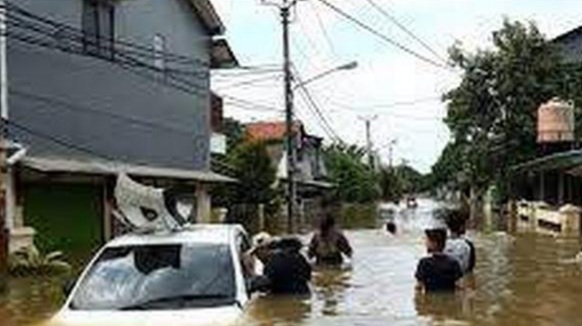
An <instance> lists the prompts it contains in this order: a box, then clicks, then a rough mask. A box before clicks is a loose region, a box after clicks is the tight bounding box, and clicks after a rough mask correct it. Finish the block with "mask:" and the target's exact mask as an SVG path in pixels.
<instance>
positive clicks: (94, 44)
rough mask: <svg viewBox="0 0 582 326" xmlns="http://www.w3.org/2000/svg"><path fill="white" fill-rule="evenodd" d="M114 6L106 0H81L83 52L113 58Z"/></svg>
mask: <svg viewBox="0 0 582 326" xmlns="http://www.w3.org/2000/svg"><path fill="white" fill-rule="evenodd" d="M114 26H115V7H114V6H113V4H112V3H111V2H110V1H108V0H84V1H83V48H84V50H85V52H87V53H88V54H91V55H96V56H99V57H103V58H107V59H113V52H114V51H113V50H114V41H113V40H114V39H115V30H114Z"/></svg>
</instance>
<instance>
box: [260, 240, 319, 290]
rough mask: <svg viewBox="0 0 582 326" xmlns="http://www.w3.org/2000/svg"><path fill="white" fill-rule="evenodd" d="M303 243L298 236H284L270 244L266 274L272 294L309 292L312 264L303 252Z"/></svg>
mask: <svg viewBox="0 0 582 326" xmlns="http://www.w3.org/2000/svg"><path fill="white" fill-rule="evenodd" d="M302 247H303V244H302V243H301V241H300V240H298V239H297V238H292V237H291V238H283V239H280V240H277V241H273V242H272V243H271V244H270V249H271V254H270V257H269V258H268V260H267V261H266V263H265V269H264V272H263V273H264V276H265V277H266V278H267V279H268V281H269V286H268V289H269V292H270V293H272V294H309V293H310V289H309V282H310V281H311V272H312V269H311V265H309V263H308V262H307V260H306V259H305V257H304V256H303V255H302V254H301V252H300V251H301V248H302Z"/></svg>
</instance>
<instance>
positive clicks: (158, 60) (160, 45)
mask: <svg viewBox="0 0 582 326" xmlns="http://www.w3.org/2000/svg"><path fill="white" fill-rule="evenodd" d="M153 49H154V67H155V68H156V69H158V70H160V71H164V70H166V39H165V38H164V37H163V36H162V35H159V34H157V35H155V36H154V44H153Z"/></svg>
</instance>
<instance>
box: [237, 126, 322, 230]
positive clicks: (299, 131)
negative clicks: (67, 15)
mask: <svg viewBox="0 0 582 326" xmlns="http://www.w3.org/2000/svg"><path fill="white" fill-rule="evenodd" d="M293 135H294V137H295V144H296V159H297V161H296V166H297V172H296V174H295V180H296V182H297V195H298V196H297V197H298V207H299V208H300V209H299V212H300V215H301V217H302V218H304V219H306V220H313V219H314V218H316V216H315V215H316V214H317V212H318V211H319V208H320V206H321V205H320V200H321V198H322V196H323V195H324V194H325V192H327V191H329V190H330V189H332V188H333V185H332V184H331V183H329V182H328V181H327V176H328V175H327V169H326V167H325V163H324V160H323V148H322V142H323V139H322V138H321V137H317V136H314V135H310V134H308V133H307V132H306V131H305V127H304V125H303V123H301V122H300V121H296V122H295V123H294V125H293ZM285 136H286V124H285V122H281V121H274V122H254V123H249V124H246V125H245V139H246V141H248V142H258V141H262V142H266V143H267V145H268V146H267V150H268V152H269V155H270V156H271V159H272V161H273V164H274V165H276V168H277V178H278V180H279V184H280V186H284V185H285V184H286V183H287V180H288V173H287V153H286V150H285V148H286V147H285V146H286V143H285ZM282 211H284V210H282Z"/></svg>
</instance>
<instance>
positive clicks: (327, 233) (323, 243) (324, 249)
mask: <svg viewBox="0 0 582 326" xmlns="http://www.w3.org/2000/svg"><path fill="white" fill-rule="evenodd" d="M352 254H353V250H352V247H351V245H350V243H349V241H348V239H347V238H346V236H345V235H344V234H343V232H341V231H340V230H339V229H338V228H337V227H336V222H335V218H334V217H333V215H331V214H330V213H327V214H325V215H324V216H323V218H322V219H321V220H320V223H319V227H318V230H317V231H316V232H315V234H314V235H313V237H312V239H311V242H310V244H309V251H308V257H309V258H310V259H313V258H315V262H316V264H317V265H327V266H340V265H341V264H342V263H343V261H344V257H343V256H346V257H348V258H351V257H352Z"/></svg>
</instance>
